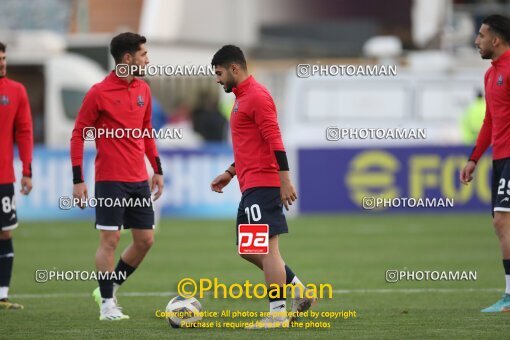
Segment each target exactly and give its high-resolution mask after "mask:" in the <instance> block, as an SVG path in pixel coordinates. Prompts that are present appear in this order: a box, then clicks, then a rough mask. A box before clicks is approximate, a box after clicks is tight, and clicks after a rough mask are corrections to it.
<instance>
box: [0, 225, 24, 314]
mask: <svg viewBox="0 0 510 340" xmlns="http://www.w3.org/2000/svg"><path fill="white" fill-rule="evenodd" d="M13 261H14V250H13V247H12V233H11V231H10V230H4V231H0V309H23V306H22V305H20V304H18V303H14V302H10V301H9V300H8V293H9V284H10V279H11V275H12V265H13Z"/></svg>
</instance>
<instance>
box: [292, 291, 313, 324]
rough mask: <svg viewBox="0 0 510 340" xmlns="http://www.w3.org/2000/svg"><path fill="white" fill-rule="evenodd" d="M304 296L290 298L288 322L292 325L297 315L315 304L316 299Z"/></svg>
mask: <svg viewBox="0 0 510 340" xmlns="http://www.w3.org/2000/svg"><path fill="white" fill-rule="evenodd" d="M305 296H306V294H303V297H299V296H296V297H295V298H292V299H291V300H292V303H291V308H290V311H291V312H292V313H291V317H290V322H291V323H293V322H294V321H297V319H298V316H297V315H296V314H297V313H301V312H306V311H307V310H309V309H310V307H312V305H313V304H315V303H317V298H308V297H305Z"/></svg>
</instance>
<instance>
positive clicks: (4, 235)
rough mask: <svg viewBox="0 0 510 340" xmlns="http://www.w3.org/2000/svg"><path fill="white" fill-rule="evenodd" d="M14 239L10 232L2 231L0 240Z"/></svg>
mask: <svg viewBox="0 0 510 340" xmlns="http://www.w3.org/2000/svg"><path fill="white" fill-rule="evenodd" d="M11 237H12V235H11V231H10V230H3V231H0V240H8V239H10V238H11Z"/></svg>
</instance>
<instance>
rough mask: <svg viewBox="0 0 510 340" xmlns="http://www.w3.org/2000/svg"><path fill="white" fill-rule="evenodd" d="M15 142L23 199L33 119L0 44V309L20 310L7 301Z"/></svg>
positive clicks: (11, 257)
mask: <svg viewBox="0 0 510 340" xmlns="http://www.w3.org/2000/svg"><path fill="white" fill-rule="evenodd" d="M14 141H16V144H17V145H18V150H19V158H20V159H21V162H22V164H23V170H22V177H21V191H20V193H21V194H22V195H28V194H29V193H30V191H31V190H32V178H31V177H32V168H31V165H30V164H31V162H32V150H33V144H34V143H33V130H32V116H31V114H30V105H29V102H28V96H27V92H26V90H25V87H24V86H23V85H22V84H20V83H18V82H16V81H14V80H11V79H8V78H7V55H6V46H5V45H4V44H2V43H0V309H23V306H22V305H20V304H18V303H14V302H11V301H9V300H8V292H9V285H10V281H11V275H12V267H13V262H14V248H13V245H12V244H13V242H12V230H14V229H15V228H17V227H18V216H17V214H16V204H15V202H14V181H15V180H16V178H15V177H14V168H13V165H12V164H13V153H14V152H13V149H14Z"/></svg>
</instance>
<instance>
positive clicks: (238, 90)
mask: <svg viewBox="0 0 510 340" xmlns="http://www.w3.org/2000/svg"><path fill="white" fill-rule="evenodd" d="M253 83H255V78H253V76H249V77H248V78H246V79H245V80H243V81H242V82H241V83H240V84H238V85H237V86H236V87H234V88H232V92H234V94H235V95H236V97H239V96H241V95H243V94H244V93H246V91H247V90H248V89H249V88H250V86H251V85H252V84H253Z"/></svg>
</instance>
